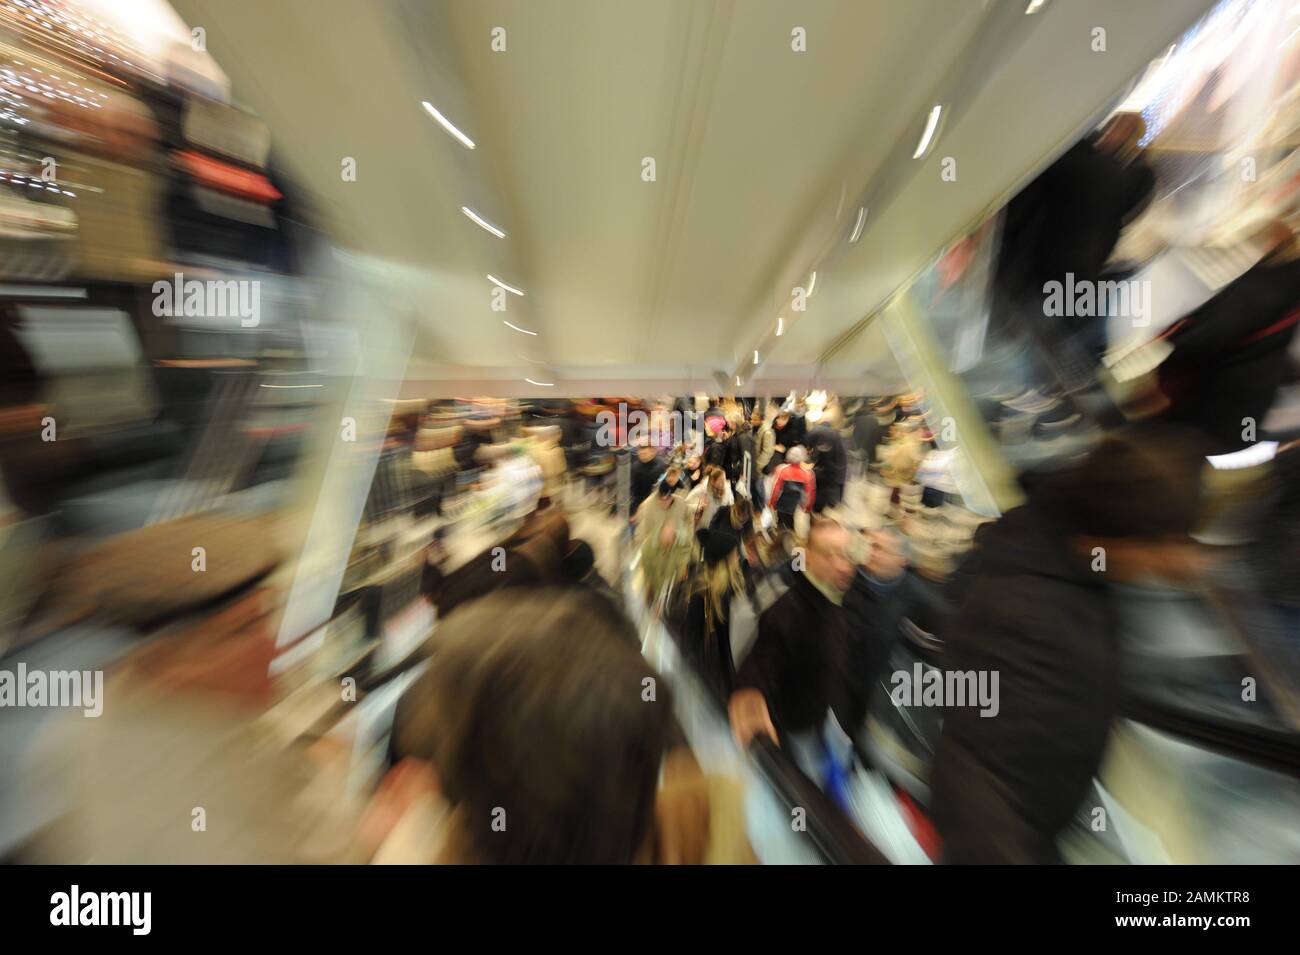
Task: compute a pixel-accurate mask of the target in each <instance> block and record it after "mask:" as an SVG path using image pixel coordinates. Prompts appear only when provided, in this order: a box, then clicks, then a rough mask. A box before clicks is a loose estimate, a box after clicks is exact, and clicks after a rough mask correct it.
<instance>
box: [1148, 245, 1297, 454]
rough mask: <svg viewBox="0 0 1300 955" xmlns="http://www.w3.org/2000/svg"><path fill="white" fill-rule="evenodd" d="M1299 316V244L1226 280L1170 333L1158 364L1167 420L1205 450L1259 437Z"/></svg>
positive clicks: (1213, 450)
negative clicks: (1201, 438) (1198, 438)
mask: <svg viewBox="0 0 1300 955" xmlns="http://www.w3.org/2000/svg"><path fill="white" fill-rule="evenodd" d="M1298 320H1300V249H1298V248H1297V246H1296V244H1295V243H1294V241H1293V240H1291V239H1290V237H1289V233H1288V238H1287V240H1286V242H1285V243H1284V244H1283V247H1282V248H1280V249H1279V250H1277V251H1276V252H1275V253H1274V254H1273V255H1272V256H1270V257H1268V258H1266V259H1265V260H1263V261H1261V262H1259V263H1258V264H1257V265H1255V266H1254V267H1253V268H1251V269H1250V270H1249V271H1247V272H1246V273H1245V274H1244V275H1242V276H1241V277H1239V278H1238V279H1236V280H1235V281H1233V282H1231V283H1229V284H1228V285H1227V286H1226V287H1225V288H1224V289H1223V290H1222V291H1221V292H1219V294H1218V295H1216V296H1214V298H1212V299H1210V300H1209V301H1208V302H1206V303H1205V304H1203V305H1202V306H1201V307H1200V308H1198V309H1196V310H1195V311H1194V312H1192V313H1191V314H1190V315H1188V316H1187V317H1186V318H1185V319H1183V321H1182V322H1180V323H1179V324H1178V326H1177V327H1176V328H1175V329H1174V330H1173V331H1172V332H1171V333H1170V334H1169V338H1168V342H1169V344H1170V345H1173V348H1174V350H1173V353H1172V354H1171V355H1170V356H1169V357H1168V358H1167V359H1166V360H1165V362H1164V364H1162V365H1161V366H1160V371H1159V375H1160V388H1161V391H1162V392H1164V394H1165V397H1166V398H1167V399H1168V400H1169V402H1170V406H1169V408H1168V409H1167V410H1166V411H1165V413H1164V418H1165V419H1166V420H1169V421H1173V422H1179V423H1182V424H1186V425H1191V426H1193V427H1195V428H1197V429H1199V430H1200V431H1202V432H1203V433H1204V434H1205V435H1206V436H1207V441H1208V443H1207V446H1206V453H1207V454H1223V453H1226V452H1228V451H1234V450H1237V449H1239V448H1242V447H1245V446H1246V445H1248V444H1250V443H1251V442H1253V441H1255V440H1257V438H1258V434H1259V429H1260V426H1261V424H1262V423H1263V420H1264V416H1265V415H1266V414H1267V413H1268V410H1269V407H1270V406H1271V405H1272V404H1273V399H1274V398H1275V397H1276V396H1277V390H1278V388H1279V386H1280V385H1281V384H1282V381H1283V380H1284V377H1285V375H1286V373H1287V362H1288V354H1287V353H1288V350H1289V349H1290V347H1291V342H1292V340H1293V339H1294V338H1295V334H1296V325H1297V321H1298Z"/></svg>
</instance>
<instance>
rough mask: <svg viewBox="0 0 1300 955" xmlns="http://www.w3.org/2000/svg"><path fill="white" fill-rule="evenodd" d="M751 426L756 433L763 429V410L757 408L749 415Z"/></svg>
mask: <svg viewBox="0 0 1300 955" xmlns="http://www.w3.org/2000/svg"><path fill="white" fill-rule="evenodd" d="M749 426H750V427H751V428H753V429H754V430H755V431H757V430H758V429H759V428H761V427H763V410H762V409H761V408H755V409H754V410H753V411H751V412H750V413H749Z"/></svg>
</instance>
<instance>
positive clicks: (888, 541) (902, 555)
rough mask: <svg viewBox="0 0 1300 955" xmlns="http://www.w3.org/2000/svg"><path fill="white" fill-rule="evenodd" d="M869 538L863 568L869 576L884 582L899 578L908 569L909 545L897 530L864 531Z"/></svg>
mask: <svg viewBox="0 0 1300 955" xmlns="http://www.w3.org/2000/svg"><path fill="white" fill-rule="evenodd" d="M863 536H864V537H865V538H866V539H867V544H868V547H867V551H866V560H865V561H864V562H863V564H862V569H863V570H864V571H866V573H867V575H868V576H869V577H872V578H874V579H875V580H879V581H882V582H888V581H891V580H897V579H898V578H899V577H901V576H902V575H903V571H905V570H907V562H908V554H907V545H906V543H905V542H904V540H903V535H902V534H900V533H899V532H898V531H896V530H876V531H871V530H869V531H864V532H863Z"/></svg>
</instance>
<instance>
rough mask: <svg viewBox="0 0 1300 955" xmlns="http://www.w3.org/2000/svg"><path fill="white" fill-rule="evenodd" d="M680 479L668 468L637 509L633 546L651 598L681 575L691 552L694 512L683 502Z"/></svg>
mask: <svg viewBox="0 0 1300 955" xmlns="http://www.w3.org/2000/svg"><path fill="white" fill-rule="evenodd" d="M680 482H681V476H680V474H679V473H678V472H677V471H676V470H675V469H673V468H669V469H668V472H667V473H666V474H665V475H664V479H663V480H662V481H660V482H659V484H658V485H656V488H655V493H654V494H651V495H650V496H649V497H648V498H646V499H645V500H644V501H642V502H641V506H640V507H639V508H638V509H637V512H636V537H635V541H636V547H637V551H638V552H639V553H640V555H641V574H642V577H643V578H644V580H645V585H646V594H647V596H648V598H649V599H651V600H654V599H656V598H658V597H659V596H661V595H662V594H663V593H665V592H666V591H667V590H668V589H669V588H670V587H672V586H674V585H675V584H676V583H677V582H679V581H680V580H681V579H682V577H683V575H684V574H685V573H686V566H687V562H688V561H689V560H690V556H691V548H692V546H693V541H694V537H693V535H694V532H695V521H694V517H695V513H694V511H693V510H691V509H690V508H689V507H688V506H687V504H686V495H685V493H684V492H683V491H682V486H681V483H680Z"/></svg>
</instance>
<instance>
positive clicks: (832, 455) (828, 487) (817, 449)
mask: <svg viewBox="0 0 1300 955" xmlns="http://www.w3.org/2000/svg"><path fill="white" fill-rule="evenodd" d="M804 441H805V443H806V447H807V449H808V452H809V454H810V456H811V457H812V461H813V471H814V473H815V474H816V475H817V504H816V506H815V507H814V508H813V512H814V513H817V514H820V513H821V512H822V511H823V510H826V509H827V508H832V507H839V505H840V501H841V500H842V499H843V497H844V482H845V481H847V480H848V473H849V456H848V452H847V451H845V450H844V439H843V438H841V437H840V434H839V432H838V431H836V430H835V429H834V428H833V427H831V426H830V425H829V424H819V425H817V426H816V427H815V428H813V429H811V430H810V431H809V432H808V434H807V435H806V436H805V438H804Z"/></svg>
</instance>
